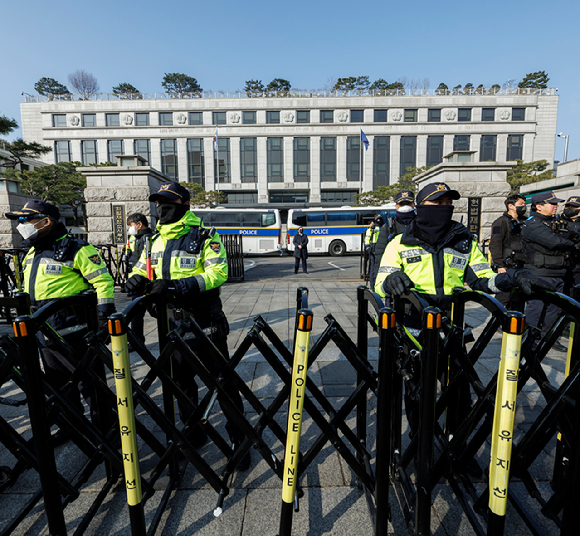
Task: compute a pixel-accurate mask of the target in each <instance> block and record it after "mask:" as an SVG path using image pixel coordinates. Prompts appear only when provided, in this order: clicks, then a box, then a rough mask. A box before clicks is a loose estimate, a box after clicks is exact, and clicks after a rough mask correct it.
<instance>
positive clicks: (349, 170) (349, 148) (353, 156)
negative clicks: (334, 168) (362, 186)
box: [346, 136, 360, 181]
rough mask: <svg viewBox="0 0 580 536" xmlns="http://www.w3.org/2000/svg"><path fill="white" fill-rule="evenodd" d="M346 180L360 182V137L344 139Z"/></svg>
mask: <svg viewBox="0 0 580 536" xmlns="http://www.w3.org/2000/svg"><path fill="white" fill-rule="evenodd" d="M346 180H347V181H358V180H360V136H348V137H347V138H346Z"/></svg>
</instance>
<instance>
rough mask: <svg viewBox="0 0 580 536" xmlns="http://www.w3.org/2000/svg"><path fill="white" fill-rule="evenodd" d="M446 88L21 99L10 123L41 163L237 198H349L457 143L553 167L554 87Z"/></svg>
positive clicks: (476, 155)
mask: <svg viewBox="0 0 580 536" xmlns="http://www.w3.org/2000/svg"><path fill="white" fill-rule="evenodd" d="M385 93H387V94H386V95H385ZM445 93H446V94H445ZM455 93H459V94H452V92H451V91H445V92H443V91H441V90H398V91H392V92H384V91H383V94H382V95H373V94H371V93H370V92H369V91H365V92H362V93H357V92H350V93H348V92H346V93H345V92H335V91H332V92H330V91H297V92H294V91H290V92H287V93H283V94H281V95H280V94H278V95H270V96H261V97H254V98H248V97H246V95H245V94H244V93H233V94H232V93H229V94H228V93H208V92H205V93H203V94H201V96H199V97H198V96H191V98H179V97H177V98H176V95H172V94H165V93H161V94H135V95H131V98H127V97H125V98H123V97H119V96H116V95H108V94H99V95H95V96H93V97H92V98H91V100H81V99H80V97H78V96H69V97H68V98H63V99H62V100H57V97H55V98H54V99H49V98H48V97H34V96H26V97H25V98H26V102H24V103H22V104H21V119H22V121H21V124H22V130H23V138H24V140H25V141H27V142H32V141H36V142H39V143H42V144H43V145H47V146H50V147H52V148H53V152H52V153H48V154H47V155H45V156H44V157H42V160H43V161H44V162H46V163H55V162H62V161H71V160H72V161H80V162H82V164H83V165H84V166H87V165H90V164H95V163H103V162H106V161H111V162H115V161H116V156H117V155H139V156H141V157H142V158H143V159H144V161H145V165H149V166H151V167H153V168H154V169H157V170H159V171H161V172H162V173H163V174H165V175H166V176H167V177H169V178H170V179H173V180H179V181H185V182H195V183H199V184H201V185H202V186H203V187H204V188H205V189H206V190H220V191H222V192H223V193H225V194H227V204H229V205H238V206H242V205H244V206H252V205H255V204H268V205H270V206H280V207H282V206H283V207H286V208H290V207H292V206H304V204H305V203H308V204H309V205H313V204H314V205H318V206H320V205H329V206H330V205H335V206H336V205H347V204H352V203H353V202H354V200H355V198H354V196H355V194H357V193H360V192H364V191H369V190H373V189H375V188H377V187H378V186H382V185H388V184H392V183H395V182H396V181H397V179H398V177H400V176H401V175H403V174H404V173H405V171H406V170H407V169H408V168H410V167H414V166H416V167H421V166H433V165H436V164H439V163H441V162H442V160H443V156H444V155H446V154H448V153H450V152H452V151H458V150H459V151H472V152H473V153H472V155H471V158H472V160H473V161H475V162H486V161H499V162H505V161H513V160H516V159H523V160H524V161H526V162H527V161H534V160H542V159H545V160H547V161H548V162H549V163H550V165H552V164H553V162H554V150H555V140H556V128H557V127H556V123H557V115H558V96H557V95H556V94H555V90H554V89H541V90H540V89H501V90H500V89H489V90H488V89H477V90H471V91H469V92H468V94H463V93H461V91H459V92H455ZM361 131H362V132H364V136H365V137H366V139H367V140H368V142H369V143H368V146H367V147H366V148H365V145H366V144H363V147H361ZM216 137H217V140H216ZM216 149H217V150H216ZM361 160H362V161H361ZM218 162H219V165H218Z"/></svg>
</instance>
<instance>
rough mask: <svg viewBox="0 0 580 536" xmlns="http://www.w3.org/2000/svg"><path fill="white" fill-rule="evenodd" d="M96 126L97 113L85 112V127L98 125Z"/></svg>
mask: <svg viewBox="0 0 580 536" xmlns="http://www.w3.org/2000/svg"><path fill="white" fill-rule="evenodd" d="M96 126H97V116H96V114H83V127H96Z"/></svg>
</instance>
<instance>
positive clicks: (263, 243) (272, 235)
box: [192, 206, 282, 254]
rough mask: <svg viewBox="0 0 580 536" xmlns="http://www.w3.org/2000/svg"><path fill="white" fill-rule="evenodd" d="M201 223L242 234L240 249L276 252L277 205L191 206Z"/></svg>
mask: <svg viewBox="0 0 580 536" xmlns="http://www.w3.org/2000/svg"><path fill="white" fill-rule="evenodd" d="M192 211H193V213H194V214H195V215H196V216H198V217H199V218H201V221H202V222H203V224H204V226H205V227H215V228H216V230H217V232H218V233H219V234H220V235H222V236H223V235H234V234H235V235H242V236H243V240H242V243H243V248H244V253H252V254H256V253H280V249H281V240H282V225H281V222H280V211H279V210H278V209H254V208H225V207H221V206H220V207H216V208H194V209H192Z"/></svg>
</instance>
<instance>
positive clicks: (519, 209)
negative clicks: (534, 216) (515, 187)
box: [516, 205, 527, 218]
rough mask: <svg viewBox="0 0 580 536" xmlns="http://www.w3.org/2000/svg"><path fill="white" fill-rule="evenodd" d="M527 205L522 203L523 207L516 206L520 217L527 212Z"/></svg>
mask: <svg viewBox="0 0 580 536" xmlns="http://www.w3.org/2000/svg"><path fill="white" fill-rule="evenodd" d="M526 210H527V207H526V205H522V206H521V207H516V212H517V215H518V218H521V217H522V216H523V215H524V214H525V213H526Z"/></svg>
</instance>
